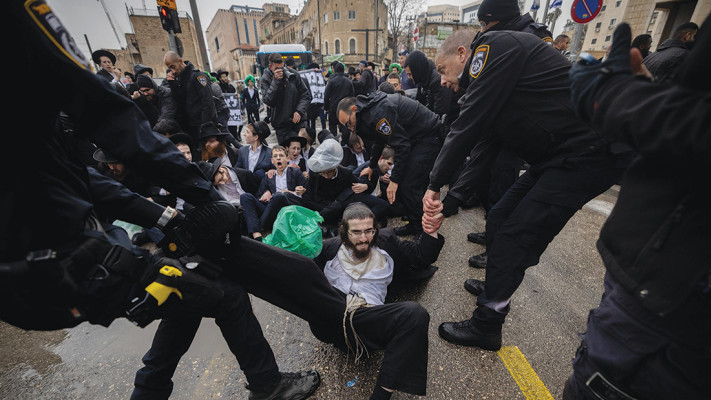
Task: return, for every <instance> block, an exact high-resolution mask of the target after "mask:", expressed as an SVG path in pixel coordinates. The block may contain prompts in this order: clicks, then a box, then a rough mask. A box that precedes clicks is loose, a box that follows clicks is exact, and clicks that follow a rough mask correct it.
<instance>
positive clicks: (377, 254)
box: [310, 203, 444, 400]
mask: <svg viewBox="0 0 711 400" xmlns="http://www.w3.org/2000/svg"><path fill="white" fill-rule="evenodd" d="M382 233H383V237H384V239H385V240H384V241H382V240H380V235H381V232H379V231H378V229H377V226H376V220H375V216H374V215H373V213H372V212H371V211H370V209H369V208H368V206H366V205H365V204H362V203H352V204H350V205H349V206H348V207H346V209H345V211H344V212H343V219H342V221H341V223H340V226H339V236H338V237H334V238H331V239H328V240H326V241H324V244H323V246H324V247H323V250H322V251H321V253H320V254H319V256H318V257H317V258H316V259H315V262H316V263H317V264H318V265H319V266H320V267H322V268H323V269H324V274H325V275H326V278H327V279H328V281H329V282H330V283H331V285H333V287H335V288H336V289H338V291H339V294H340V295H341V301H342V302H343V304H344V305H345V306H346V310H345V313H344V315H343V325H341V324H338V325H330V324H320V323H319V322H318V321H310V326H311V331H312V332H313V334H314V336H316V338H318V339H319V340H321V341H324V342H327V343H332V344H334V345H335V346H336V347H338V348H339V349H341V350H343V351H346V352H351V351H353V352H354V353H355V357H356V360H357V359H358V357H359V356H360V355H362V354H363V353H364V352H369V351H373V350H378V349H385V355H384V358H383V362H382V365H381V368H380V374H379V376H378V379H377V383H376V387H375V389H374V390H373V394H372V396H371V397H370V399H371V400H378V399H389V398H390V397H391V395H392V392H393V391H394V390H398V391H403V392H407V393H412V394H416V395H420V396H424V395H425V390H426V387H427V351H428V339H427V330H428V325H429V319H430V318H429V314H428V313H427V310H425V309H424V308H423V307H422V306H421V305H419V304H418V303H416V302H412V301H404V302H397V303H388V304H385V297H386V295H387V290H388V285H390V283H391V282H392V281H393V279H394V278H398V279H399V278H400V277H403V278H419V279H422V278H426V277H429V276H431V275H432V273H434V271H435V270H436V267H433V266H431V263H433V262H434V261H436V260H437V257H438V256H439V252H440V250H441V249H442V246H443V245H444V238H443V237H442V236H441V235H439V234H438V233H437V229H432V230H428V233H423V234H421V235H418V236H417V237H416V238H415V240H413V241H403V240H400V239H399V238H398V237H397V235H395V234H394V233H393V232H392V229H385V230H384V231H383V232H382ZM413 271H416V273H418V274H420V275H419V276H415V274H414V273H413ZM345 332H347V333H346V334H344V333H345Z"/></svg>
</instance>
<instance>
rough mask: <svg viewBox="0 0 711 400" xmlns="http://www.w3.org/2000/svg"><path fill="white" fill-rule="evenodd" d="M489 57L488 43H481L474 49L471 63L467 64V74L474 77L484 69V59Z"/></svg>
mask: <svg viewBox="0 0 711 400" xmlns="http://www.w3.org/2000/svg"><path fill="white" fill-rule="evenodd" d="M488 58H489V45H488V44H482V45H481V46H479V47H477V48H476V50H474V55H473V56H472V64H471V66H469V76H471V77H472V78H474V79H476V78H478V77H479V74H481V71H482V70H484V66H485V65H486V60H487V59H488Z"/></svg>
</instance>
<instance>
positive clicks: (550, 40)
mask: <svg viewBox="0 0 711 400" xmlns="http://www.w3.org/2000/svg"><path fill="white" fill-rule="evenodd" d="M543 41H544V42H546V43H548V44H551V45H552V44H553V38H552V37H550V36H546V37H544V38H543Z"/></svg>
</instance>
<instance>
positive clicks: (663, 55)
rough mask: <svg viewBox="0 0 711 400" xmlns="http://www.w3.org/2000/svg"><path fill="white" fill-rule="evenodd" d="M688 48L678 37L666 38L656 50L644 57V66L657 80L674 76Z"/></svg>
mask: <svg viewBox="0 0 711 400" xmlns="http://www.w3.org/2000/svg"><path fill="white" fill-rule="evenodd" d="M688 53H689V49H688V48H687V47H686V45H684V42H682V41H681V40H679V39H667V40H665V41H664V42H662V44H660V45H659V47H658V48H657V51H656V52H654V53H651V54H650V55H648V56H647V57H645V58H644V62H643V63H644V66H645V67H647V69H648V70H649V72H650V73H651V74H652V76H654V78H655V79H657V80H664V79H668V78H671V77H673V76H674V73H675V72H676V70H677V68H679V66H680V65H681V63H682V62H684V59H686V56H687V54H688Z"/></svg>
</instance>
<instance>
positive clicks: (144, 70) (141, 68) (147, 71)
mask: <svg viewBox="0 0 711 400" xmlns="http://www.w3.org/2000/svg"><path fill="white" fill-rule="evenodd" d="M140 75H146V76H148V77H149V78H153V68H151V67H149V66H147V65H143V64H136V65H134V66H133V76H134V79H133V83H131V84H130V85H128V86H126V90H128V94H129V95H131V96H133V94H134V93H135V92H136V91H137V90H138V77H139V76H140ZM134 100H135V99H134Z"/></svg>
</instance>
